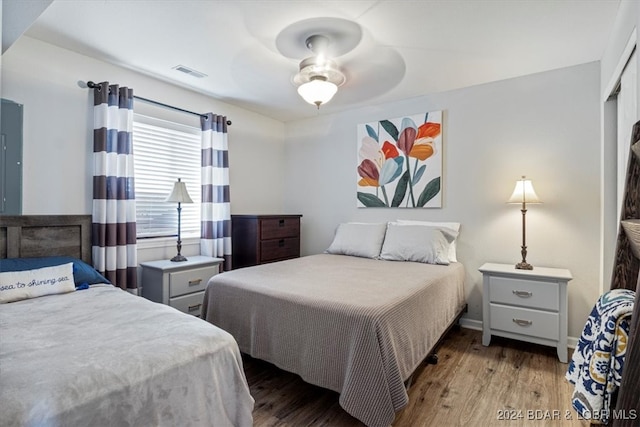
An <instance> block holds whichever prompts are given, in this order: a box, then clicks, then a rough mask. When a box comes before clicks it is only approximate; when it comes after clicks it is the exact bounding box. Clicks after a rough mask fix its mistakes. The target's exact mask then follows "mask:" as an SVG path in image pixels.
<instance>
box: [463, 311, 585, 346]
mask: <svg viewBox="0 0 640 427" xmlns="http://www.w3.org/2000/svg"><path fill="white" fill-rule="evenodd" d="M459 323H460V326H461V327H463V328H467V329H473V330H474V331H481V330H482V321H481V320H474V319H467V318H465V317H463V318H461V319H460V322H459ZM577 345H578V338H576V337H567V347H569V348H576V346H577Z"/></svg>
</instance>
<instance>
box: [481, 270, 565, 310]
mask: <svg viewBox="0 0 640 427" xmlns="http://www.w3.org/2000/svg"><path fill="white" fill-rule="evenodd" d="M489 287H490V289H489V293H490V295H491V302H498V303H501V304H509V305H519V306H526V307H530V308H541V309H544V310H552V311H558V310H559V308H560V296H559V286H558V284H557V283H550V282H542V281H540V280H538V281H533V280H526V279H515V278H510V277H496V276H494V277H491V281H490V283H489Z"/></svg>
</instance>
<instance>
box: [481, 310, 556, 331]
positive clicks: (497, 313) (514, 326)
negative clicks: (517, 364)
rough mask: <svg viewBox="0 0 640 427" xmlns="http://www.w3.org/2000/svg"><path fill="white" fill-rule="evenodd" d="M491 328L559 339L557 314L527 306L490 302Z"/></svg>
mask: <svg viewBox="0 0 640 427" xmlns="http://www.w3.org/2000/svg"><path fill="white" fill-rule="evenodd" d="M490 310H491V312H490V315H489V317H490V318H491V329H492V330H498V331H505V332H512V333H515V334H522V335H527V336H531V337H539V338H546V339H550V340H558V339H559V329H558V325H559V315H558V314H557V313H549V312H545V311H538V310H529V309H527V308H516V307H507V306H502V305H498V304H491V307H490Z"/></svg>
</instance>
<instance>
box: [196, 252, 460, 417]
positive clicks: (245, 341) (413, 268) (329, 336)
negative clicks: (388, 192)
mask: <svg viewBox="0 0 640 427" xmlns="http://www.w3.org/2000/svg"><path fill="white" fill-rule="evenodd" d="M464 276H465V272H464V268H463V266H462V264H459V263H453V264H451V265H449V266H441V265H429V264H421V263H414V262H394V261H381V260H373V259H367V258H357V257H350V256H344V255H329V254H320V255H312V256H307V257H303V258H298V259H293V260H288V261H282V262H277V263H272V264H264V265H259V266H255V267H248V268H242V269H238V270H233V271H230V272H225V273H222V274H219V275H216V276H214V277H213V278H211V280H210V281H209V284H208V286H207V290H206V292H205V298H204V310H203V318H206V320H208V321H210V322H211V323H213V324H214V325H217V326H219V327H221V328H223V329H225V330H226V331H228V332H230V333H231V334H232V335H233V336H234V337H235V339H236V341H237V342H238V345H239V346H240V350H241V351H242V352H245V353H247V354H249V355H251V356H253V357H256V358H259V359H263V360H266V361H269V362H271V363H273V364H275V365H276V366H279V367H280V368H282V369H284V370H287V371H290V372H294V373H297V374H298V375H300V376H301V377H302V378H303V379H304V380H305V381H307V382H309V383H312V384H315V385H319V386H321V387H325V388H328V389H331V390H334V391H337V392H339V393H340V399H339V402H340V405H341V406H342V407H343V408H344V409H345V410H346V411H347V412H348V413H350V414H351V415H353V416H354V417H356V418H358V419H359V420H361V421H362V422H364V423H365V424H367V425H368V426H388V425H390V424H391V422H392V421H393V419H394V418H395V412H396V411H398V410H399V409H401V408H403V407H404V406H405V405H406V404H407V403H408V396H407V392H406V390H405V387H404V380H406V379H407V378H408V377H409V376H410V375H411V373H412V372H413V371H414V370H415V368H416V367H417V366H418V364H419V363H420V362H421V361H422V360H423V359H424V358H425V357H426V356H427V355H428V353H429V351H430V350H431V349H432V347H433V346H434V344H435V343H436V342H437V340H438V339H439V338H440V336H441V335H442V333H443V332H444V331H445V330H446V328H447V326H448V325H449V324H450V323H451V322H452V321H453V320H454V319H455V317H456V315H457V314H458V312H459V311H460V310H461V308H462V307H463V306H464V287H463V282H464Z"/></svg>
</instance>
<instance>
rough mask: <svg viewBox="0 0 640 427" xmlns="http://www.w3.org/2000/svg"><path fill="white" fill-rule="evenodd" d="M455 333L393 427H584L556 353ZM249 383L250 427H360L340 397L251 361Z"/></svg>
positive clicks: (419, 373) (416, 383)
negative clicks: (485, 343)
mask: <svg viewBox="0 0 640 427" xmlns="http://www.w3.org/2000/svg"><path fill="white" fill-rule="evenodd" d="M481 341H482V334H481V332H480V331H473V330H469V329H462V328H457V329H454V330H452V331H451V332H450V333H449V335H447V337H446V338H445V339H444V341H443V343H442V345H441V347H440V348H439V349H438V357H439V362H438V364H437V365H425V364H422V365H421V366H420V367H418V369H417V370H416V372H415V373H414V376H413V382H412V384H411V386H410V388H409V391H408V393H409V404H408V405H407V406H406V407H405V408H404V409H402V410H401V411H399V412H398V413H397V414H396V419H395V421H394V423H393V426H394V427H409V426H410V427H414V426H496V425H497V426H509V427H511V426H525V425H532V426H533V425H535V426H558V427H560V426H584V427H586V426H588V425H589V423H588V422H587V421H584V420H577V419H576V414H575V411H573V410H572V409H571V403H570V397H571V393H572V390H573V388H572V386H571V384H569V383H568V382H567V381H566V380H565V379H564V373H565V371H566V369H567V365H566V364H563V363H560V362H559V361H558V358H557V356H556V351H555V348H551V347H544V346H538V345H535V344H528V343H522V342H518V341H512V340H507V339H502V338H499V337H493V339H492V341H491V345H490V346H489V347H484V346H483V345H482V343H481ZM244 366H245V372H246V375H247V381H248V382H249V386H250V388H251V394H252V395H253V397H254V399H255V400H256V403H255V409H254V412H253V416H254V425H255V426H257V427H263V426H291V427H294V426H295V427H301V426H331V427H334V426H335V427H352V426H353V427H362V426H363V424H362V423H360V422H359V421H358V420H357V419H355V418H353V417H351V416H350V415H349V414H347V413H346V412H345V411H344V410H343V409H342V408H341V407H340V405H339V404H338V393H335V392H333V391H330V390H326V389H323V388H320V387H316V386H313V385H310V384H307V383H305V382H304V381H302V380H301V379H300V377H298V376H297V375H294V374H291V373H288V372H284V371H282V370H280V369H278V368H276V367H275V366H273V365H271V364H269V363H266V362H263V361H260V360H257V359H252V358H250V357H248V356H245V357H244Z"/></svg>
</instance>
